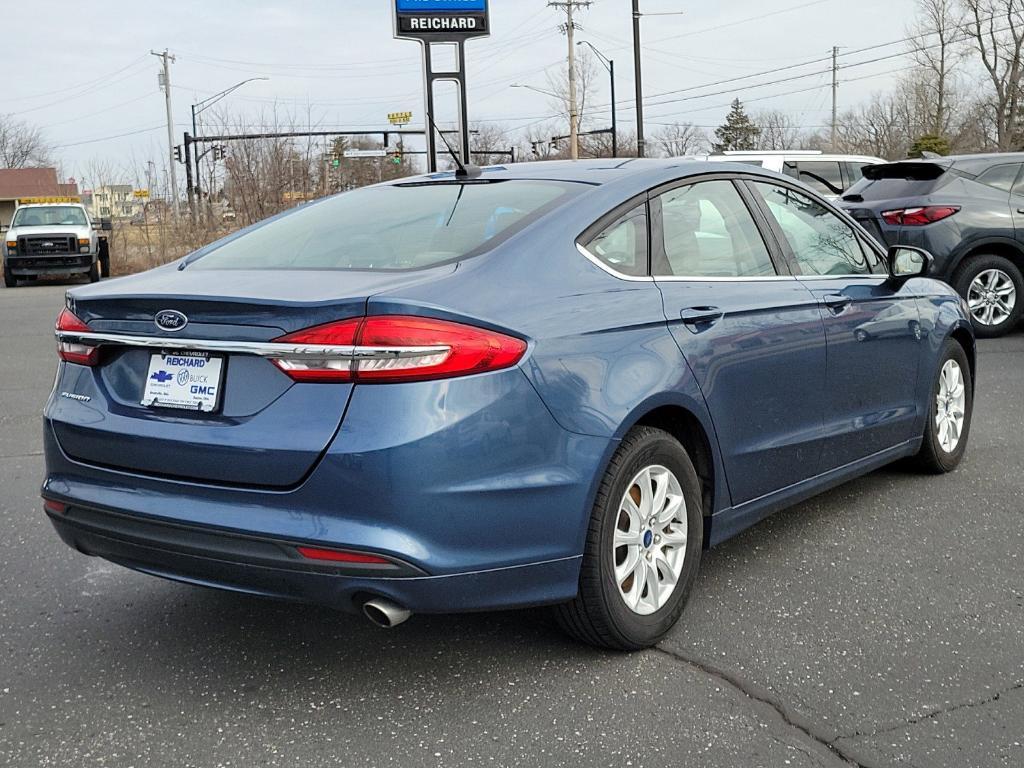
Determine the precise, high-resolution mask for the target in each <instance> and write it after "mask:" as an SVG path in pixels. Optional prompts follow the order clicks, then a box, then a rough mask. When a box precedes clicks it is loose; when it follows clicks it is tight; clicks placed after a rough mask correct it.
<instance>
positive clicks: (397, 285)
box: [42, 160, 975, 649]
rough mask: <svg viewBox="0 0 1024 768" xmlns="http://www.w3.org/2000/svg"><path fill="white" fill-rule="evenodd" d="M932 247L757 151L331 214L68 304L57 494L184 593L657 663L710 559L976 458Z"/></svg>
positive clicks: (345, 201)
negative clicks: (793, 514)
mask: <svg viewBox="0 0 1024 768" xmlns="http://www.w3.org/2000/svg"><path fill="white" fill-rule="evenodd" d="M928 261H929V257H928V256H927V254H925V253H924V252H922V251H920V250H917V249H914V248H904V247H897V248H893V249H891V250H890V252H889V253H888V254H887V253H886V252H885V251H884V250H883V249H882V248H881V247H880V246H879V245H878V244H877V243H875V242H874V241H873V240H872V239H871V238H870V237H868V236H867V235H866V234H865V233H864V232H863V231H862V230H861V229H860V228H859V227H857V226H856V225H855V224H854V222H853V220H852V219H850V218H849V217H847V216H846V215H845V214H843V213H842V212H840V211H839V210H837V209H835V208H833V207H831V206H830V205H829V204H828V203H826V202H825V201H824V200H822V199H821V198H820V197H817V196H816V195H814V193H812V192H809V191H808V190H806V189H805V188H803V187H802V186H801V185H799V184H797V183H795V182H794V181H792V180H791V179H789V178H787V177H785V176H781V175H778V174H773V173H770V172H766V171H763V170H761V169H757V168H752V167H749V166H741V165H722V166H720V167H717V168H715V169H713V171H712V172H709V166H708V164H707V163H704V162H678V161H670V160H661V161H656V160H632V161H621V160H618V161H615V163H614V164H611V163H609V162H608V161H585V162H578V163H563V162H555V163H529V164H523V165H510V166H507V167H504V168H491V169H487V170H484V171H482V172H481V171H479V170H478V169H469V170H466V171H463V172H460V173H458V174H453V173H442V174H433V175H430V176H420V177H416V178H412V179H405V180H400V181H395V182H388V183H385V184H382V185H378V186H375V187H371V188H367V189H362V190H357V191H353V192H349V193H345V194H342V195H339V196H336V197H332V198H327V199H324V200H320V201H317V202H314V203H310V204H308V205H305V206H302V207H301V208H298V209H296V210H294V211H291V212H289V213H286V214H284V215H281V216H278V217H276V218H275V219H273V220H271V221H269V222H266V223H264V224H263V225H261V226H258V227H255V228H253V229H251V230H248V231H246V232H244V233H242V234H241V235H236V236H231V237H228V238H225V239H223V240H221V241H219V242H218V243H214V244H212V245H210V246H207V247H206V248H203V249H201V250H200V251H197V252H196V253H194V254H192V255H190V256H188V257H186V258H184V259H182V260H180V261H178V262H176V263H173V264H169V265H167V266H163V267H159V268H157V269H154V270H151V271H149V272H146V273H143V274H139V275H135V276H131V277H126V278H122V279H120V280H118V281H116V282H114V283H109V284H103V285H99V286H85V287H78V288H74V289H72V290H71V291H69V293H68V296H67V306H66V308H65V309H64V311H63V312H62V313H61V315H60V317H59V319H58V322H57V336H58V342H59V344H58V352H59V356H60V364H59V370H58V373H57V377H56V381H55V386H54V389H53V393H52V395H51V397H50V399H49V402H48V404H47V406H46V410H45V417H44V418H45V430H44V434H45V438H44V444H45V454H46V478H45V481H44V484H43V489H42V495H43V498H44V508H45V510H46V513H47V514H48V516H49V518H50V520H51V521H52V523H53V525H54V526H55V527H56V529H57V531H58V532H59V533H60V536H61V537H62V538H63V539H64V541H65V542H66V543H67V544H69V545H70V546H72V547H74V548H75V549H77V550H78V551H80V552H83V553H85V554H88V555H95V556H99V557H104V558H107V559H108V560H111V561H113V562H115V563H120V564H122V565H125V566H127V567H129V568H134V569H137V570H139V571H143V572H145V573H149V574H154V575H157V576H163V577H166V578H170V579H177V580H180V581H184V582H187V583H190V584H198V585H205V586H212V587H220V588H223V589H229V590H235V591H241V592H247V593H251V594H257V595H269V596H275V597H280V598H288V599H294V600H303V601H310V602H316V603H324V604H328V605H333V606H336V607H338V608H341V609H344V610H349V611H353V612H355V611H360V610H361V611H362V612H364V613H365V614H366V616H367V617H369V618H370V619H371V620H372V621H374V622H376V623H378V624H380V625H382V626H394V625H396V624H399V623H401V622H402V621H404V620H405V619H406V618H408V616H409V615H410V612H414V611H415V612H425V613H447V612H458V611H476V610H485V609H504V608H512V607H521V606H533V605H541V604H553V605H555V606H557V608H556V609H555V614H556V616H557V617H558V619H559V621H560V622H561V623H562V625H563V626H564V627H565V628H566V630H567V631H568V632H569V633H571V634H572V635H574V636H575V637H577V638H579V639H581V640H583V641H585V642H588V643H593V644H595V645H601V646H608V647H612V648H620V649H632V648H641V647H645V646H648V645H651V644H653V643H655V642H657V641H658V640H659V639H660V638H662V637H663V636H664V635H665V633H666V632H668V630H669V629H670V628H671V627H672V626H673V624H674V623H675V622H676V620H677V619H678V618H679V617H680V614H681V613H682V611H683V608H684V605H685V603H686V601H687V598H688V596H689V594H690V591H691V589H692V587H693V584H694V579H695V577H696V574H697V570H698V567H699V565H700V560H701V552H702V550H703V548H705V547H706V546H710V545H714V544H717V543H719V542H721V541H724V540H725V539H728V538H729V537H731V536H733V535H734V534H736V533H738V532H739V531H741V530H743V529H745V528H747V527H748V526H750V525H753V524H754V523H756V522H757V521H759V520H761V519H762V518H764V517H766V516H767V515H769V514H770V513H772V512H773V511H775V510H777V509H779V508H781V507H785V506H788V505H791V504H794V503H796V502H798V501H800V500H802V499H806V498H808V497H810V496H812V495H814V494H816V493H819V492H821V491H823V490H825V489H828V488H831V487H833V486H834V485H836V484H838V483H841V482H843V481H845V480H849V479H850V478H853V477H856V476H858V475H861V474H864V473H866V472H869V471H871V470H873V469H876V468H878V467H881V466H883V465H885V464H888V463H890V462H892V461H895V460H897V459H902V458H906V457H914V460H915V461H917V462H918V464H919V465H920V466H921V467H923V468H925V469H926V470H928V471H930V472H948V471H950V470H952V469H954V468H955V467H956V466H957V464H958V463H959V462H960V460H961V457H962V456H963V454H964V451H965V449H966V446H967V440H968V434H969V429H970V423H971V411H972V401H973V394H974V392H973V382H974V368H975V362H974V359H975V349H974V337H973V333H972V330H971V324H970V320H969V318H968V315H967V312H966V309H965V306H964V303H963V301H962V300H961V299H960V298H959V297H958V296H957V295H956V294H955V293H954V292H953V290H952V289H950V288H949V287H948V286H946V285H944V284H943V283H940V282H937V281H933V280H929V279H924V278H921V277H920V275H921V274H923V272H924V271H925V270H926V269H927V264H928ZM915 320H917V322H914V321H915Z"/></svg>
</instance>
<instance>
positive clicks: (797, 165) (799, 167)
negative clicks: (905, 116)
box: [708, 150, 886, 200]
mask: <svg viewBox="0 0 1024 768" xmlns="http://www.w3.org/2000/svg"><path fill="white" fill-rule="evenodd" d="M708 160H710V161H711V162H713V163H723V162H725V163H743V164H744V165H755V166H757V167H758V168H765V169H766V170H769V171H775V172H777V173H784V174H786V175H787V176H791V177H792V178H794V179H796V180H797V181H802V182H803V183H804V184H806V185H807V186H809V187H810V188H811V189H813V190H815V191H816V192H817V193H818V194H820V195H823V196H824V197H825V198H826V199H828V200H834V199H836V198H838V197H839V196H840V195H842V194H843V191H844V190H846V189H848V188H849V187H851V186H853V185H854V184H855V183H856V182H858V181H860V180H861V179H862V178H863V177H864V173H863V169H864V168H865V167H866V166H869V165H876V164H878V163H884V162H886V161H885V160H882V159H880V158H877V157H870V156H867V155H826V154H822V153H821V152H817V151H814V150H782V151H777V152H739V151H734V152H723V153H721V154H717V155H709V156H708Z"/></svg>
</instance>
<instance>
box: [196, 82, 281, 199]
mask: <svg viewBox="0 0 1024 768" xmlns="http://www.w3.org/2000/svg"><path fill="white" fill-rule="evenodd" d="M269 79H270V78H269V77H250V78H249V79H248V80H243V81H242V82H240V83H235V84H234V85H232V86H231V87H230V88H225V89H224V90H223V91H221V92H220V93H215V94H213V96H210V97H208V98H205V99H203V100H202V101H197V102H196V103H195V104H193V105H192V138H193V140H194V139H196V138H197V137H198V136H199V130H198V128H197V126H196V118H197V117H198V116H199V115H200V114H201V113H202V112H204V111H205V110H207V109H209V108H210V107H212V106H213V105H214V104H216V103H217V102H218V101H220V100H221V99H223V98H224V97H225V96H227V95H228V94H230V93H233V92H235V91H237V90H238V89H239V88H241V87H242V86H243V85H245V84H246V83H252V82H255V81H256V80H269ZM204 154H206V153H205V152H200V151H199V149H198V148H197V149H196V156H195V163H196V174H195V181H194V182H193V184H194V187H193V189H192V190H189V198H190V199H192V197H193V195H194V197H195V201H196V205H197V206H198V205H200V204H202V200H203V195H202V189H201V188H200V183H199V179H200V174H199V161H200V160H201V159H202V155H204Z"/></svg>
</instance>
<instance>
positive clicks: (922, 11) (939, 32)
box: [907, 0, 966, 136]
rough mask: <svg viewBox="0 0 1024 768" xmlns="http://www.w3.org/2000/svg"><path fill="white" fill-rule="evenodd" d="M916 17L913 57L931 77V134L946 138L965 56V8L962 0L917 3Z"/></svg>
mask: <svg viewBox="0 0 1024 768" xmlns="http://www.w3.org/2000/svg"><path fill="white" fill-rule="evenodd" d="M916 18H917V21H916V23H915V24H913V25H912V26H910V27H908V28H907V36H908V37H910V38H912V41H911V54H912V56H913V57H914V61H916V62H917V63H918V65H919V66H920V67H921V68H922V69H923V70H924V71H925V73H927V75H928V78H927V80H926V81H925V82H926V83H927V87H928V91H929V92H930V96H931V98H930V102H931V103H930V105H929V112H930V115H929V118H930V121H929V122H930V126H929V128H930V131H931V133H933V134H935V135H936V136H943V135H946V134H947V133H948V131H949V128H950V125H949V111H950V110H949V108H948V104H949V101H950V96H951V91H953V90H954V89H955V87H956V78H955V70H954V67H955V65H956V64H957V63H959V62H960V60H961V59H962V58H963V56H964V50H963V46H962V44H961V42H962V39H963V36H964V23H965V21H966V19H965V15H964V9H963V8H962V7H961V3H960V0H917V15H916Z"/></svg>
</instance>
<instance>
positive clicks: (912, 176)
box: [843, 162, 956, 202]
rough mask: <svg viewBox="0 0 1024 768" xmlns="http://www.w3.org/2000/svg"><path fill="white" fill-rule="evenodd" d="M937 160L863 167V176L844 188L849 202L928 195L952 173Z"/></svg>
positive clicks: (951, 176) (947, 179)
mask: <svg viewBox="0 0 1024 768" xmlns="http://www.w3.org/2000/svg"><path fill="white" fill-rule="evenodd" d="M955 174H956V172H955V171H950V170H949V169H948V168H947V167H946V166H944V165H938V164H937V163H921V162H908V163H886V164H885V165H870V166H867V167H866V168H864V178H863V179H861V180H860V181H858V182H857V183H856V184H854V185H853V186H852V187H850V188H849V189H848V190H846V194H844V195H843V199H844V200H848V201H854V202H856V201H864V202H867V201H870V200H890V199H893V198H897V197H916V196H918V195H929V194H931V193H932V192H934V191H935V190H936V189H938V188H939V187H941V186H943V185H945V184H946V183H948V182H949V181H950V180H952V179H953V178H954V176H955Z"/></svg>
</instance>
